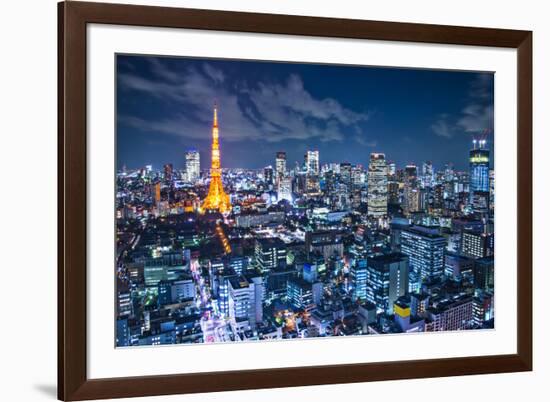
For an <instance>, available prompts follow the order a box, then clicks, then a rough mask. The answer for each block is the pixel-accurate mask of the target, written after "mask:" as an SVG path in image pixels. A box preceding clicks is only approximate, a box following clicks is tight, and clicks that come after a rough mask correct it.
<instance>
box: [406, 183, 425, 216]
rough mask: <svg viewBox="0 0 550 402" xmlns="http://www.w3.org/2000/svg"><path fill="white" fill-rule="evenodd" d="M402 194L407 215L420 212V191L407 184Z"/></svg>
mask: <svg viewBox="0 0 550 402" xmlns="http://www.w3.org/2000/svg"><path fill="white" fill-rule="evenodd" d="M404 192H405V194H404V198H405V211H406V212H407V213H409V214H410V213H413V212H418V211H420V210H421V204H422V200H421V197H422V194H421V192H420V189H419V188H417V187H413V186H411V185H408V184H407V185H406V186H405V191H404Z"/></svg>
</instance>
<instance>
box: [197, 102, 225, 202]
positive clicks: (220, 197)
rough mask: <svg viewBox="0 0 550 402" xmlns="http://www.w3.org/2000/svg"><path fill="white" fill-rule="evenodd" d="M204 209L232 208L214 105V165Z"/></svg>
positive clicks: (211, 169) (211, 168)
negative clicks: (224, 183) (223, 168)
mask: <svg viewBox="0 0 550 402" xmlns="http://www.w3.org/2000/svg"><path fill="white" fill-rule="evenodd" d="M201 209H202V211H203V212H204V211H206V210H217V211H219V212H221V213H224V212H229V211H230V210H231V203H230V202H229V195H227V194H226V193H225V191H224V190H223V184H222V169H221V163H220V144H219V131H218V108H217V106H216V105H214V124H213V125H212V166H211V167H210V188H209V189H208V195H207V196H206V198H205V199H204V202H203V204H202V208H201Z"/></svg>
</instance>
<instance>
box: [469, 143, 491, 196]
mask: <svg viewBox="0 0 550 402" xmlns="http://www.w3.org/2000/svg"><path fill="white" fill-rule="evenodd" d="M473 144H474V149H472V150H471V151H470V195H471V196H473V194H474V193H475V192H484V193H488V192H489V150H488V149H485V140H480V141H478V140H474V142H473Z"/></svg>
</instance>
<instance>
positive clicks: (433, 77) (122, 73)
mask: <svg viewBox="0 0 550 402" xmlns="http://www.w3.org/2000/svg"><path fill="white" fill-rule="evenodd" d="M214 102H217V103H218V105H219V123H220V138H221V143H220V147H221V161H222V166H223V167H245V168H261V167H264V166H266V165H274V159H275V152H276V151H279V150H281V151H286V152H287V155H288V156H287V157H288V165H289V166H294V164H295V162H296V161H299V162H300V163H301V162H302V161H303V155H304V152H305V150H306V149H318V150H319V152H320V159H321V163H328V162H342V161H348V162H351V163H359V164H363V165H367V164H368V158H369V154H370V153H371V152H384V153H385V154H386V158H387V159H388V160H392V161H395V162H396V163H397V165H398V167H399V166H403V165H405V164H407V163H409V162H415V163H417V164H418V165H420V164H421V163H422V162H423V161H426V160H430V161H432V162H433V163H434V167H435V168H436V169H440V168H441V167H442V166H443V165H444V164H445V163H447V162H451V163H453V164H454V165H455V166H456V168H458V169H465V168H466V166H467V157H468V150H469V149H470V147H471V140H472V138H473V136H474V135H476V134H479V133H481V132H482V131H483V130H484V129H489V130H491V132H490V135H489V137H488V144H489V145H488V147H489V149H490V150H491V155H493V152H492V151H493V144H492V139H493V135H492V134H493V133H492V129H493V74H492V73H477V72H450V71H437V70H417V69H396V68H374V67H363V66H361V67H356V66H335V65H318V64H296V63H274V62H256V61H253V62H251V61H233V60H213V59H192V58H180V57H178V58H175V57H150V56H126V55H119V56H117V166H118V167H119V168H120V167H121V166H122V165H124V164H125V165H126V166H127V167H128V168H137V167H142V166H144V165H146V164H153V167H154V168H155V169H158V168H160V167H161V166H162V165H163V164H165V163H173V164H174V167H176V168H180V167H183V166H184V155H185V151H186V150H187V149H198V150H199V151H200V153H201V165H202V168H203V169H204V168H208V166H209V164H210V151H209V150H210V143H211V125H212V107H213V104H214Z"/></svg>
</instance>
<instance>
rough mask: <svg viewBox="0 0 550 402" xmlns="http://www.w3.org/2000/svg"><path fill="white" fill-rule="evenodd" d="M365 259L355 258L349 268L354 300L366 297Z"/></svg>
mask: <svg viewBox="0 0 550 402" xmlns="http://www.w3.org/2000/svg"><path fill="white" fill-rule="evenodd" d="M367 275H368V274H367V260H366V259H360V260H355V261H354V262H353V264H352V266H351V269H350V276H351V284H352V286H353V297H354V298H355V299H356V300H363V301H364V300H366V299H367Z"/></svg>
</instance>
